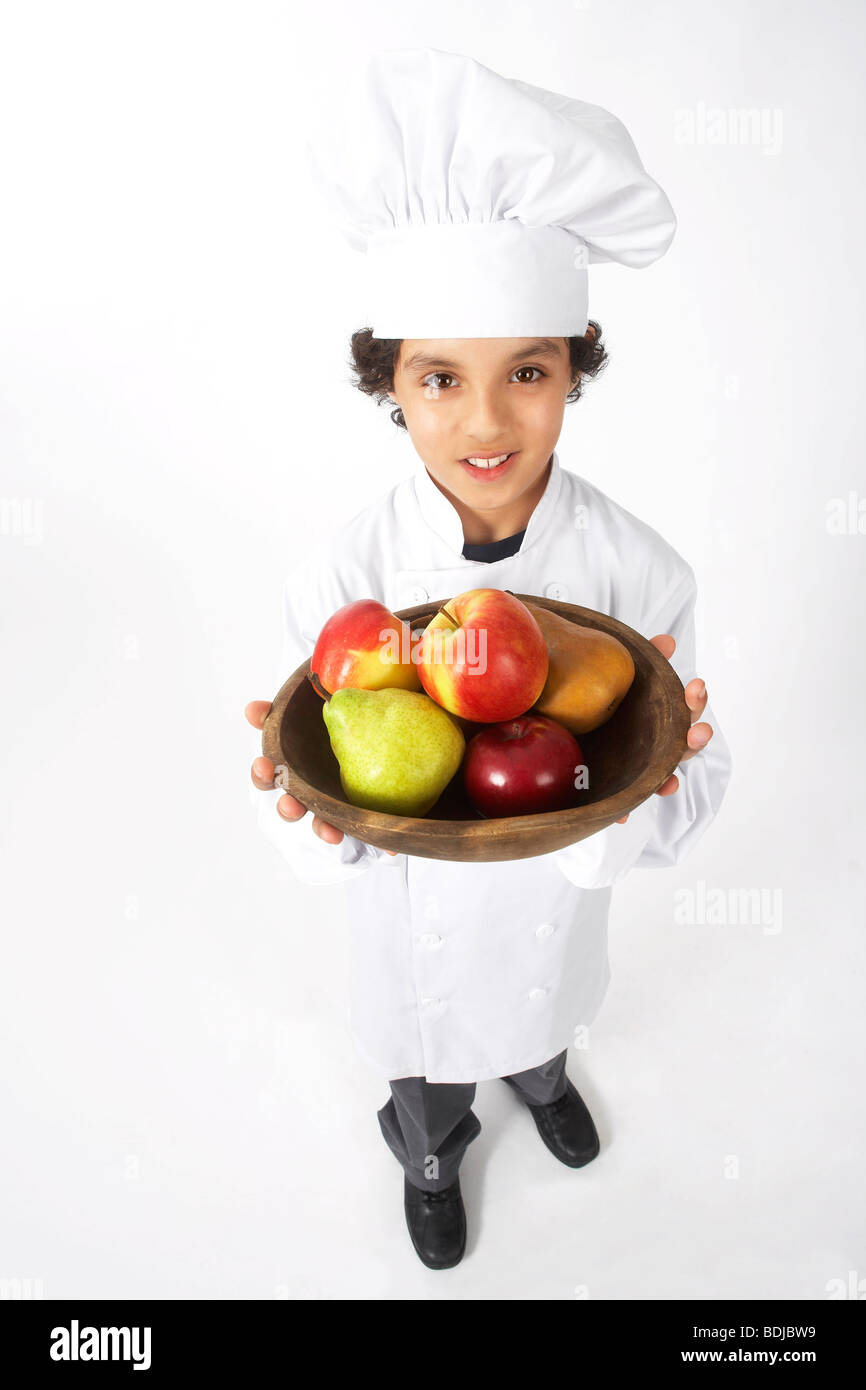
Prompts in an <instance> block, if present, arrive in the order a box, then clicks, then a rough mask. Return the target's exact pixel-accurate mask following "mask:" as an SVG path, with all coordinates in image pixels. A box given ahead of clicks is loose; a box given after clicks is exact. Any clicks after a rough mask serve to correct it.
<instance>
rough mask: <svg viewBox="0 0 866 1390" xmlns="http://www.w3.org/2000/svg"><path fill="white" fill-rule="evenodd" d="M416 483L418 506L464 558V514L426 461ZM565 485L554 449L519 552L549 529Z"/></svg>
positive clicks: (456, 552)
mask: <svg viewBox="0 0 866 1390" xmlns="http://www.w3.org/2000/svg"><path fill="white" fill-rule="evenodd" d="M412 485H413V488H414V492H415V500H416V502H417V504H418V510H419V511H420V513H421V516H422V518H423V520H424V521H425V522H426V523H427V525H428V526H429V527H430V529H431V530H432V531H435V532H436V534H437V536H439V537H440V539H441V540H443V541H444V542H445V544H446V545H447V546H448V549H449V550H450V551H452V552H453V553H454V554H455V555H457V556H459V557H460V558H461V559H462V558H463V523H462V521H461V520H460V514H459V512H458V511H457V509H456V508H455V507H454V506H453V504H452V503H451V502H449V500H448V498H447V497H446V496H445V494H444V492H440V491H439V488H438V487H437V486H436V484H435V483H434V481H433V479H432V478H431V477H430V474H429V473H428V472H427V469H426V467H425V466H424V464H423V462H422V463H421V467H420V468H419V469H418V471H417V472H416V473H415V474H414V476H413V478H412ZM561 488H562V469H561V467H560V463H559V456H558V454H557V452H556V450H555V449H554V451H553V464H552V466H551V469H550V476H549V478H548V479H547V487H546V488H545V489H544V492H543V493H542V495H541V497H540V498H539V499H538V501H537V502H536V504H535V510H534V511H533V513H532V515H531V516H530V518H529V521H528V522H527V524H526V535H525V536H524V537H523V540H522V542H521V545H520V550H519V551H518V552H517V553H518V555H519V554H522V552H523V551H524V550H528V549H529V547H530V546H531V545H534V544H535V542H536V541H537V540H538V538H539V536H541V535H542V533H543V532H544V531H545V530H546V529H547V527H548V525H549V523H550V521H551V518H552V516H553V514H554V511H555V509H556V504H557V502H558V501H559V494H560V490H561ZM465 563H466V564H470V563H471V561H469V560H466V561H465Z"/></svg>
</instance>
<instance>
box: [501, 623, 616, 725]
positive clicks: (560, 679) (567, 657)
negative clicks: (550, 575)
mask: <svg viewBox="0 0 866 1390" xmlns="http://www.w3.org/2000/svg"><path fill="white" fill-rule="evenodd" d="M522 601H523V602H524V603H526V607H527V608H528V609H529V611H530V612H531V613H532V616H533V618H535V620H536V622H537V623H538V626H539V627H540V628H541V631H542V634H543V636H544V640H545V642H546V643H547V655H548V672H547V682H546V684H545V686H544V689H543V690H542V692H541V695H540V696H539V698H538V699H537V700H536V702H535V704H534V705H533V706H532V708H533V709H534V710H535V711H537V713H539V714H546V715H547V716H548V717H549V718H550V719H555V720H557V722H558V723H560V724H564V725H565V727H566V729H570V730H571V732H572V733H573V734H588V733H589V732H590V731H591V730H592V729H597V728H598V727H599V726H600V725H601V724H604V723H605V722H606V720H608V719H610V717H611V715H612V714H613V712H614V710H615V709H616V708H617V706H618V705H619V704H620V703H621V702H622V700H623V698H624V696H625V695H626V694H627V692H628V689H629V687H630V686H631V683H632V681H633V680H634V662H633V660H632V657H631V653H630V652H629V650H628V648H627V647H624V646H623V644H622V642H620V641H619V640H618V639H617V638H616V637H611V635H610V633H608V632H600V631H598V630H597V629H596V628H592V627H581V626H580V624H579V623H572V622H569V620H568V619H567V618H562V617H560V615H559V614H558V613H554V612H553V611H552V610H551V609H549V608H541V607H540V606H536V605H535V604H534V603H527V602H526V600H525V599H524V600H522Z"/></svg>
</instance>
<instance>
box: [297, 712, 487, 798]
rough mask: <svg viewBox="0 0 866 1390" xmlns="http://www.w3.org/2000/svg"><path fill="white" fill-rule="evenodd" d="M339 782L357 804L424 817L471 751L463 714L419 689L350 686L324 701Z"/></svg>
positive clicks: (325, 716)
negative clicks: (461, 718) (455, 713)
mask: <svg viewBox="0 0 866 1390" xmlns="http://www.w3.org/2000/svg"><path fill="white" fill-rule="evenodd" d="M322 716H323V718H324V720H325V724H326V725H327V728H328V735H329V737H330V740H331V748H332V749H333V750H334V756H335V757H336V759H337V762H338V763H339V764H340V781H341V783H342V785H343V791H344V792H345V794H346V796H347V798H348V800H349V801H351V802H352V805H353V806H363V807H365V808H366V809H367V810H368V811H386V812H387V813H388V814H389V815H392V816H425V815H426V814H427V812H428V811H429V810H430V809H431V807H433V806H435V805H436V802H437V801H438V800H439V797H440V796H441V795H442V792H443V791H444V790H445V788H446V787H447V785H448V783H449V782H450V781H451V778H452V777H453V776H454V774H455V772H456V771H457V769H458V768H459V766H460V763H461V762H462V759H463V753H464V751H465V748H466V739H465V738H464V736H463V730H462V729H461V728H460V725H459V724H458V723H457V721H456V719H454V718H453V716H452V715H450V714H449V713H448V711H447V710H444V709H443V708H442V706H441V705H437V703H436V701H435V700H431V698H430V696H429V695H424V694H422V693H420V692H418V691H414V690H402V689H398V688H396V687H387V688H386V689H384V690H360V689H356V688H355V687H354V686H344V687H343V689H341V690H335V691H334V693H333V695H332V696H331V698H330V699H329V700H326V701H325V704H324V705H323V706H322Z"/></svg>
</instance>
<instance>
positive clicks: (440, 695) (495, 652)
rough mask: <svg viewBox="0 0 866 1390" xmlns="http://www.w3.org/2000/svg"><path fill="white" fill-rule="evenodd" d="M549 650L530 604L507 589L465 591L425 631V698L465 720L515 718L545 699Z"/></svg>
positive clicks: (421, 656) (421, 657) (421, 666)
mask: <svg viewBox="0 0 866 1390" xmlns="http://www.w3.org/2000/svg"><path fill="white" fill-rule="evenodd" d="M547 669H548V658H547V646H546V644H545V640H544V637H543V635H542V632H541V628H540V627H539V625H538V623H537V622H536V620H535V618H534V617H533V615H532V613H530V611H529V609H528V608H527V606H526V604H524V603H522V602H521V601H520V599H518V598H516V597H515V595H514V594H512V593H508V592H506V590H504V589H468V590H466V592H465V593H462V594H457V596H456V597H455V598H451V599H449V600H448V602H447V603H444V604H442V606H441V607H440V608H439V610H438V612H437V613H435V614H434V616H433V617H432V618H431V619H430V621H429V623H428V624H427V626H426V628H425V629H424V633H423V636H422V638H421V641H420V644H419V648H418V674H419V676H420V678H421V684H422V685H423V687H424V689H425V690H426V691H427V694H428V695H429V696H430V697H431V698H432V699H434V700H435V701H436V702H437V704H440V705H441V706H442V708H443V709H447V710H449V711H450V713H451V714H457V715H460V716H462V717H463V718H464V719H470V720H472V721H474V722H475V723H479V724H494V723H497V722H498V721H499V720H501V719H514V718H516V717H517V716H518V715H520V714H523V713H524V712H525V711H526V710H528V709H529V707H530V705H532V704H534V702H535V701H536V700H537V699H538V697H539V696H540V695H541V692H542V690H543V689H544V684H545V681H546V680H547Z"/></svg>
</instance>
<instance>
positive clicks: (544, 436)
mask: <svg viewBox="0 0 866 1390" xmlns="http://www.w3.org/2000/svg"><path fill="white" fill-rule="evenodd" d="M588 331H589V332H592V330H591V329H590V330H588ZM573 385H574V381H573V379H572V376H571V363H570V358H569V350H568V342H567V340H566V339H565V338H423V339H421V338H405V339H404V340H403V342H402V344H401V346H400V350H399V353H398V356H397V361H396V363H395V368H394V389H393V391H391V392H389V393H388V394H389V396H390V397H391V399H392V400H393V401H394V402H395V404H397V405H399V406H400V408H401V409H402V411H403V418H404V420H405V421H406V428H407V430H408V432H409V435H410V437H411V439H412V443H413V444H414V446H415V449H416V450H417V452H418V454H419V456H420V458H421V459H422V460H423V462H424V464H425V465H426V468H427V471H428V472H429V474H430V476H431V477H432V478H433V479H434V480H435V481H436V482H437V483H438V484H439V485H440V487H441V488H443V489H444V490H445V491H446V492H447V493H449V494H450V495H451V496H452V498H453V499H456V501H457V502H459V503H462V506H463V508H465V509H466V510H468V511H469V512H470V513H480V512H488V513H493V512H496V511H497V510H498V509H500V508H504V509H506V511H505V512H504V513H502V514H503V515H505V514H507V513H513V512H514V511H515V507H516V506H517V505H518V504H519V500H520V498H522V497H526V498H527V500H528V501H531V502H532V505H533V506H534V505H535V502H537V500H538V498H539V497H540V495H541V491H543V487H542V488H541V491H539V486H540V483H541V480H542V479H543V478H545V476H546V471H547V464H548V461H549V459H550V456H551V454H552V453H553V450H554V448H555V447H556V441H557V440H558V438H559V435H560V431H561V429H562V418H563V414H564V411H565V401H566V396H567V394H568V392H569V391H570V390H571V388H572V386H573ZM500 454H511V455H512V457H511V458H510V459H508V461H507V462H506V463H505V464H504V465H501V466H500V467H497V468H493V469H489V470H487V469H481V468H477V467H474V466H473V465H471V464H469V463H468V462H466V460H467V459H469V458H471V457H473V456H478V455H500Z"/></svg>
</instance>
